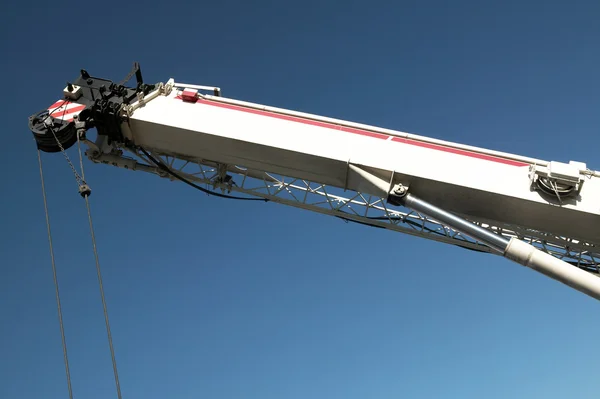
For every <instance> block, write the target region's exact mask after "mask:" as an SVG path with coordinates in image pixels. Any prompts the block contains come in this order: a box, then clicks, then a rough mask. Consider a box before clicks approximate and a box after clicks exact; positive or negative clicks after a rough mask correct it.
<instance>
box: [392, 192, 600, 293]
mask: <svg viewBox="0 0 600 399" xmlns="http://www.w3.org/2000/svg"><path fill="white" fill-rule="evenodd" d="M394 202H399V203H400V204H402V205H404V206H406V207H407V208H410V209H412V210H414V211H417V212H419V213H422V214H424V215H426V216H428V217H430V218H432V219H434V220H437V221H438V222H440V223H443V224H445V225H447V226H449V227H451V228H453V229H455V230H456V231H459V232H461V233H463V234H464V235H467V236H469V237H471V238H473V239H475V240H478V241H480V242H482V243H484V244H485V245H488V246H489V247H491V248H493V249H494V250H496V251H498V252H499V253H500V254H502V256H504V257H505V258H507V259H510V260H512V261H513V262H516V263H519V264H520V265H523V266H527V267H529V268H531V269H533V270H535V271H537V272H540V273H542V274H544V275H546V276H548V277H550V278H552V279H554V280H557V281H559V282H561V283H563V284H566V285H568V286H569V287H572V288H574V289H576V290H578V291H580V292H583V293H584V294H587V295H589V296H591V297H592V298H596V299H598V300H600V278H598V277H596V276H594V275H592V274H591V273H588V272H586V271H585V270H582V269H580V268H577V267H574V266H572V265H570V264H568V263H566V262H563V261H562V260H560V259H558V258H556V257H554V256H552V255H550V254H548V253H545V252H542V251H540V250H539V249H537V248H535V247H534V246H533V245H530V244H528V243H526V242H523V241H521V240H519V239H517V238H514V237H513V238H511V239H507V238H505V237H502V236H500V235H497V234H494V233H493V232H491V231H489V230H487V229H484V228H482V227H479V226H477V225H475V224H473V223H471V222H469V221H467V220H465V219H462V218H460V217H458V216H456V215H453V214H452V213H450V212H447V211H445V210H443V209H440V208H438V207H436V206H434V205H432V204H430V203H428V202H426V201H423V200H421V199H419V198H417V197H415V196H414V195H412V194H410V193H407V194H405V195H404V196H400V197H395V198H394Z"/></svg>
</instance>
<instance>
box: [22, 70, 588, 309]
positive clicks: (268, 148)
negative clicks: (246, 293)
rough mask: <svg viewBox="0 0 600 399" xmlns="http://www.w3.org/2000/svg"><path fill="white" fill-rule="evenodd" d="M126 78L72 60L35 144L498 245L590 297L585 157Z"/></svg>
mask: <svg viewBox="0 0 600 399" xmlns="http://www.w3.org/2000/svg"><path fill="white" fill-rule="evenodd" d="M135 75H136V80H137V82H136V84H135V85H134V86H125V85H124V83H119V84H116V83H113V82H112V81H110V80H107V79H101V78H97V77H93V76H91V75H90V74H89V73H88V72H87V71H85V70H82V71H81V73H80V75H79V77H78V78H77V79H75V80H74V81H73V82H72V83H69V84H68V85H67V86H66V87H65V88H64V90H63V95H62V98H61V99H59V100H58V101H56V102H55V103H54V104H52V105H51V106H49V107H48V108H47V109H45V110H43V111H41V112H39V113H36V114H34V115H32V116H31V117H30V119H29V126H30V129H31V131H32V132H33V135H34V137H35V139H36V142H37V145H38V148H39V150H40V151H44V152H48V153H53V152H58V151H61V150H62V149H68V148H69V147H71V146H73V145H74V144H75V143H76V142H77V141H78V140H80V141H81V143H83V144H85V145H87V147H88V149H87V151H86V156H87V157H88V159H89V160H91V161H92V162H93V163H97V164H109V165H113V166H117V167H121V168H125V169H129V170H137V171H144V172H148V173H152V174H155V175H157V176H160V177H163V178H168V179H171V180H175V179H177V180H179V181H183V182H185V183H187V184H190V185H192V186H194V187H195V188H198V189H201V190H203V191H205V192H207V193H211V194H215V195H219V196H222V197H226V198H234V199H259V200H268V201H274V202H278V203H282V204H285V205H290V206H294V207H298V208H301V209H305V210H309V211H314V212H319V213H323V214H328V215H332V216H336V217H339V218H341V219H343V220H346V221H353V222H358V223H362V224H365V225H368V226H374V227H382V228H386V229H389V230H393V231H398V232H402V233H406V234H412V235H416V236H420V237H424V238H428V239H432V240H436V241H439V242H443V243H447V244H454V245H459V246H462V247H466V248H470V249H475V250H479V251H483V252H489V253H493V254H498V255H501V256H504V257H506V258H508V259H510V260H513V261H515V262H517V263H519V264H522V265H525V266H528V267H531V268H532V269H534V270H537V271H539V272H541V273H543V274H545V275H547V276H550V277H551V278H553V279H555V280H557V281H560V282H562V283H564V284H567V285H569V286H571V287H573V288H575V289H577V290H579V291H581V292H584V293H586V294H588V295H590V296H592V297H594V298H596V299H600V279H599V278H598V277H599V276H598V274H599V273H600V269H599V261H598V259H600V250H599V249H598V246H599V245H600V229H598V228H597V226H598V225H600V206H598V204H599V203H600V173H599V172H596V171H592V170H590V169H588V168H587V166H586V164H585V163H582V162H574V161H571V162H569V163H563V162H556V161H550V162H548V161H544V160H539V159H534V158H529V157H524V156H520V155H515V154H508V153H503V152H498V151H492V150H488V149H482V148H477V147H473V146H468V145H463V144H458V143H451V142H447V141H442V140H437V139H433V138H428V137H423V136H418V135H414V134H410V133H405V132H400V131H395V130H390V129H383V128H378V127H375V126H369V125H364V124H357V123H353V122H349V121H344V120H339V119H333V118H327V117H322V116H318V115H313V114H307V113H301V112H295V111H292V110H287V109H281V108H276V107H270V106H265V105H261V104H256V103H251V102H245V101H240V100H235V99H231V98H226V97H223V96H222V93H221V90H220V89H219V88H218V87H211V86H199V85H195V84H185V83H177V82H175V80H174V79H169V80H168V81H166V82H159V83H155V84H147V83H145V82H144V81H143V79H142V74H141V70H140V69H139V66H136V69H135ZM132 76H133V75H132ZM90 129H96V131H97V139H96V140H95V142H92V141H90V140H88V139H87V137H86V132H87V131H88V130H90ZM217 190H219V191H217ZM232 192H235V193H236V195H232Z"/></svg>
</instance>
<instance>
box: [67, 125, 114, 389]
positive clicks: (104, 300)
mask: <svg viewBox="0 0 600 399" xmlns="http://www.w3.org/2000/svg"><path fill="white" fill-rule="evenodd" d="M77 149H78V151H79V164H80V167H81V179H82V180H83V184H85V172H84V170H83V156H82V154H81V141H80V140H79V133H78V134H77ZM82 195H83V197H84V198H85V206H86V208H87V214H88V221H89V224H90V234H91V236H92V247H93V249H94V257H95V259H96V272H97V274H98V285H99V286H100V298H101V299H102V307H103V308H104V321H105V323H106V333H107V335H108V345H109V347H110V356H111V359H112V366H113V373H114V375H115V384H116V386H117V397H118V398H119V399H122V396H121V385H120V383H119V372H118V371H117V360H116V358H115V350H114V347H113V340H112V334H111V332H110V323H109V321H108V310H107V306H106V299H105V296H104V286H103V284H102V273H101V272H100V260H99V258H98V248H97V246H96V235H95V234H94V225H93V223H92V212H91V209H90V201H89V198H88V197H89V188H88V191H87V193H85V194H82Z"/></svg>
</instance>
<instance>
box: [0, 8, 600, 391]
mask: <svg viewBox="0 0 600 399" xmlns="http://www.w3.org/2000/svg"><path fill="white" fill-rule="evenodd" d="M500 3H501V4H500ZM103 4H105V5H104V6H102V7H100V6H97V5H96V6H93V7H86V6H83V5H82V3H81V2H61V3H60V4H56V3H51V2H50V3H49V2H38V3H37V4H34V2H30V3H14V4H11V8H10V9H9V8H8V7H5V10H3V12H2V14H3V15H2V17H0V18H1V19H2V23H1V24H0V50H1V53H2V54H3V62H2V63H0V73H2V76H4V77H5V78H4V82H3V85H2V86H3V89H4V90H3V92H4V95H5V101H4V102H3V106H2V108H1V109H0V114H1V115H2V120H3V122H4V127H3V131H4V135H3V137H4V144H5V151H4V153H3V156H2V158H0V162H1V163H2V170H3V171H4V175H3V176H4V177H3V180H4V189H3V198H4V202H3V206H2V208H1V210H0V221H1V224H0V226H1V227H0V259H1V263H0V265H1V268H0V312H1V313H0V314H1V316H2V323H1V324H0V353H1V354H2V355H1V356H0V376H1V378H0V397H2V398H27V399H29V398H31V399H34V398H36V399H37V398H41V397H44V398H52V399H54V398H65V397H67V388H66V383H65V374H64V366H63V359H62V349H61V346H60V335H59V327H58V322H57V316H56V304H55V298H54V287H53V283H52V274H51V267H50V260H49V253H48V244H47V237H46V230H45V222H44V211H43V204H42V198H41V190H40V182H39V175H38V166H37V158H36V151H35V148H34V145H33V141H32V138H31V134H30V133H29V131H28V128H27V123H26V120H27V117H28V116H29V115H30V114H32V113H34V112H36V111H38V110H39V109H42V108H44V107H46V106H48V105H49V104H50V103H51V102H53V101H55V100H56V99H57V96H59V95H60V91H61V90H62V88H63V86H64V84H65V82H66V81H68V80H71V79H73V78H75V77H76V76H77V75H78V73H79V70H80V69H81V68H85V69H87V70H88V71H90V73H92V74H93V75H98V76H102V77H106V78H109V79H114V80H117V81H118V80H120V79H121V78H122V77H123V76H125V75H126V74H127V73H128V72H129V70H130V67H131V63H132V62H133V61H138V62H140V63H141V65H142V68H143V72H144V75H145V79H146V80H147V81H166V80H168V79H169V78H170V77H174V78H175V79H177V80H178V81H185V82H194V83H197V84H206V85H217V86H220V87H221V88H222V89H223V93H224V95H226V96H228V97H233V98H238V99H242V100H247V101H253V102H259V103H264V104H269V105H273V106H277V107H283V108H291V109H295V110H299V111H306V112H312V113H317V114H321V115H326V116H331V117H338V118H343V119H348V120H352V121H356V122H364V123H369V124H374V125H379V126H382V127H388V128H394V129H398V130H403V131H409V132H413V133H418V134H422V135H427V136H431V137H436V138H440V139H446V140H451V141H457V142H461V143H466V144H471V145H478V146H482V147H486V148H492V149H496V150H502V151H508V152H513V153H518V154H522V155H528V156H532V157H537V158H543V159H547V160H558V161H569V160H571V159H573V160H580V161H584V162H587V163H588V165H589V166H590V167H591V168H595V169H600V163H599V162H598V160H597V150H596V148H597V146H598V143H599V141H598V129H599V126H600V116H599V115H600V114H599V113H598V110H599V109H600V95H599V93H600V90H599V89H600V80H599V79H598V71H599V70H600V68H599V67H600V53H599V52H598V50H597V43H598V39H599V38H600V26H599V25H598V23H597V21H598V19H599V18H600V3H598V2H594V1H577V2H570V4H567V2H558V1H555V2H552V1H550V2H548V1H521V2H518V1H503V2H488V1H474V0H473V1H467V0H459V1H454V2H444V1H434V0H430V1H419V2H416V1H412V2H408V1H397V2H373V3H370V4H371V5H366V4H367V3H365V2H358V1H345V2H333V1H325V2H315V1H304V2H295V3H291V2H266V1H257V2H242V1H223V2H220V3H217V2H204V1H197V2H189V3H185V2H182V3H177V2H169V3H158V2H153V1H149V2H146V3H143V5H133V4H130V3H116V2H114V3H103ZM70 153H71V154H72V155H71V156H75V153H74V152H70ZM44 162H45V173H46V183H47V186H48V187H47V191H48V196H49V206H50V213H51V221H52V227H53V238H54V243H55V251H56V261H57V267H58V273H59V279H60V287H61V295H62V301H63V303H62V304H63V313H64V322H65V328H66V334H67V342H68V348H69V360H70V365H71V376H72V382H73V389H74V394H75V398H84V397H85V398H87V399H96V398H109V397H116V394H115V388H114V382H113V376H112V369H111V363H110V356H109V351H108V345H107V341H106V333H105V329H104V320H103V316H102V307H101V302H100V298H99V293H98V287H97V280H96V275H95V269H94V258H93V254H92V249H91V244H90V236H89V231H88V225H87V219H86V213H85V205H84V202H83V200H82V199H81V198H80V197H79V196H78V194H77V187H76V184H75V181H74V178H73V175H72V174H71V172H70V170H69V168H68V166H67V164H66V163H65V160H64V159H63V158H62V157H61V156H60V155H48V154H44ZM86 165H87V167H86V177H87V180H88V182H89V183H90V185H91V187H92V190H93V194H92V197H91V203H92V211H93V215H94V221H95V227H96V235H97V241H98V247H99V251H100V261H101V264H102V270H103V276H104V285H105V292H106V296H107V301H108V308H109V313H110V317H111V327H112V333H113V338H114V345H115V350H116V355H117V362H118V367H119V374H120V379H121V388H122V392H123V397H124V398H144V399H154V398H161V399H162V398H165V397H169V398H181V399H183V398H186V399H187V398H199V397H207V398H213V399H225V398H227V399H231V398H248V399H271V398H278V399H281V398H286V399H299V398H302V399H304V398H308V397H310V398H315V399H316V398H328V399H329V398H345V399H354V398H371V399H379V398H386V399H387V398H439V397H444V398H482V397H485V398H507V397H510V398H534V397H535V398H545V399H551V398H565V397H572V398H592V397H597V387H596V385H597V384H596V383H595V380H594V378H593V377H591V376H593V371H592V370H596V369H598V367H599V366H600V362H599V361H598V360H597V359H598V356H597V350H596V349H595V345H594V344H593V342H594V331H597V330H598V328H600V318H598V303H597V302H596V301H594V300H592V299H590V298H589V297H587V296H585V295H583V294H580V293H579V292H576V291H574V290H571V289H569V288H567V287H565V286H563V285H561V284H559V283H557V282H554V281H552V280H550V279H547V278H545V277H544V276H541V275H539V274H537V273H534V272H532V271H529V270H525V269H523V268H521V267H519V266H517V265H515V264H513V263H511V262H509V261H507V260H504V259H502V258H499V257H492V256H490V255H483V254H477V253H472V252H470V251H464V250H461V249H458V248H453V247H450V246H446V245H443V244H437V243H434V242H429V241H426V240H423V239H419V238H413V237H408V236H404V235H401V234H397V233H393V232H387V231H381V230H378V229H369V228H366V227H363V226H358V225H352V224H345V223H343V222H340V221H339V220H337V219H335V218H331V217H326V216H321V215H317V214H312V213H309V212H305V211H301V210H296V209H293V208H287V207H285V206H281V205H276V204H264V203H249V202H235V201H233V202H232V201H225V200H220V199H219V198H214V197H206V196H205V195H202V194H199V193H198V192H196V191H195V190H193V189H190V188H189V187H187V186H185V185H183V184H178V183H174V182H169V181H166V180H161V179H158V178H156V177H154V176H150V175H144V174H142V173H139V172H129V171H124V170H119V169H116V168H112V167H108V166H99V165H92V164H90V163H88V164H86ZM590 372H591V374H590Z"/></svg>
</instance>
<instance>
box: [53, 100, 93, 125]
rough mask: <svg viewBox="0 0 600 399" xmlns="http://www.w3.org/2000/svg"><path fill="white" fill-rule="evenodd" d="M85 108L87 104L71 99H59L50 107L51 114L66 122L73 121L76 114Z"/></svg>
mask: <svg viewBox="0 0 600 399" xmlns="http://www.w3.org/2000/svg"><path fill="white" fill-rule="evenodd" d="M84 109H85V105H81V104H78V103H75V102H72V101H69V100H59V101H57V102H55V103H54V104H52V105H51V106H50V107H48V112H49V113H50V116H51V117H53V118H54V119H58V120H61V121H65V122H71V121H72V120H73V118H74V117H75V115H79V113H80V112H81V111H83V110H84Z"/></svg>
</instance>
